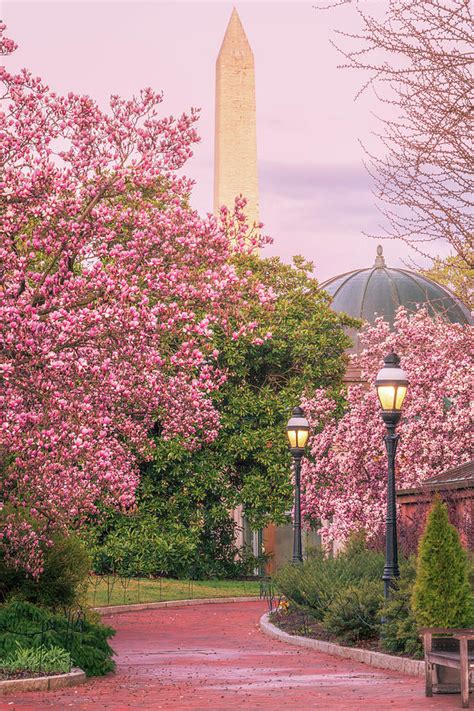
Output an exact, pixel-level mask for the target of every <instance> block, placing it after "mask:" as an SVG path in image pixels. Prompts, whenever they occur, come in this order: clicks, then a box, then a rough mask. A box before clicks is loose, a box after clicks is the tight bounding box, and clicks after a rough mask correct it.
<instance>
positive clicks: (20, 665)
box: [0, 642, 71, 674]
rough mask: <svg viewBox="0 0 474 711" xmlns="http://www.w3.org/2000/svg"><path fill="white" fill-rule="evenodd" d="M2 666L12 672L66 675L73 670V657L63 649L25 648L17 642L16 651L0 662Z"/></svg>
mask: <svg viewBox="0 0 474 711" xmlns="http://www.w3.org/2000/svg"><path fill="white" fill-rule="evenodd" d="M0 666H1V667H2V668H3V669H6V670H7V671H10V672H18V671H28V672H35V673H37V672H44V673H45V674H56V673H58V672H60V673H62V674H65V673H66V672H68V671H69V670H70V669H71V655H70V654H69V652H66V650H65V649H63V648H62V647H45V646H44V645H41V646H40V647H36V648H34V647H23V646H22V645H21V644H20V643H19V642H17V645H16V649H15V651H14V652H12V653H11V654H9V655H8V656H7V658H6V659H5V661H2V660H0Z"/></svg>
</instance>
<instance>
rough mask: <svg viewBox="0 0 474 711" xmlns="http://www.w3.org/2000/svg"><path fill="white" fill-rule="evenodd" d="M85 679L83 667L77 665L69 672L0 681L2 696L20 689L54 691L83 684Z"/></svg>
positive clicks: (0, 694)
mask: <svg viewBox="0 0 474 711" xmlns="http://www.w3.org/2000/svg"><path fill="white" fill-rule="evenodd" d="M85 681H86V673H85V672H83V671H82V669H79V668H78V667H75V668H73V669H71V671H70V672H68V673H67V674H55V675H53V676H36V677H30V678H29V679H7V680H5V681H0V696H5V695H6V694H14V693H15V692H18V691H53V690H54V689H66V688H67V687H70V686H76V685H77V684H83V683H84V682H85Z"/></svg>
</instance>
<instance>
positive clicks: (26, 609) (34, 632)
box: [0, 601, 115, 676]
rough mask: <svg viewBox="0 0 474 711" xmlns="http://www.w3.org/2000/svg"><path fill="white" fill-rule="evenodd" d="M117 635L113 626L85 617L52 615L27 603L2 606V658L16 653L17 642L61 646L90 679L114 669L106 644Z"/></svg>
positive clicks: (110, 653)
mask: <svg viewBox="0 0 474 711" xmlns="http://www.w3.org/2000/svg"><path fill="white" fill-rule="evenodd" d="M114 634H115V632H114V630H113V629H111V628H110V627H106V626H105V625H102V624H99V623H96V622H92V621H91V620H89V619H87V618H85V617H83V616H80V617H79V618H71V617H66V616H65V615H61V614H53V613H52V612H50V611H48V610H46V609H44V608H40V607H37V606H35V605H32V604H31V603H28V602H22V601H14V602H10V603H7V604H6V605H3V606H1V607H0V658H5V657H7V656H8V655H10V654H13V653H14V652H15V651H16V649H17V645H18V643H19V644H20V645H21V646H22V647H24V648H29V649H38V648H40V647H41V646H44V647H46V648H47V649H50V648H52V647H60V648H61V649H64V650H66V651H67V652H69V654H70V656H71V661H72V664H73V666H77V667H80V668H81V669H83V670H84V671H85V672H86V674H87V675H88V676H101V675H103V674H106V673H107V672H109V671H112V670H113V669H114V668H115V663H114V662H113V660H112V655H113V653H114V652H113V649H112V648H111V647H110V645H109V643H108V641H107V640H108V639H109V638H110V637H112V636H113V635H114Z"/></svg>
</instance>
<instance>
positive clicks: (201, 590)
mask: <svg viewBox="0 0 474 711" xmlns="http://www.w3.org/2000/svg"><path fill="white" fill-rule="evenodd" d="M259 592H260V582H259V581H258V580H171V579H169V578H158V579H154V580H150V579H149V578H131V579H130V578H120V577H118V576H114V575H109V576H107V575H104V576H98V575H93V576H91V578H90V582H89V588H88V592H87V602H88V603H89V605H92V606H93V607H101V606H104V605H126V604H129V603H134V602H160V601H162V600H190V599H193V598H203V597H240V596H246V595H258V594H259Z"/></svg>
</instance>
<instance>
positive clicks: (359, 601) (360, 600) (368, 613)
mask: <svg viewBox="0 0 474 711" xmlns="http://www.w3.org/2000/svg"><path fill="white" fill-rule="evenodd" d="M382 603H383V594H382V588H381V585H380V581H377V580H362V581H361V582H360V583H359V584H358V585H348V586H347V587H344V588H343V589H342V590H341V592H339V593H337V594H336V595H335V596H334V598H333V600H332V601H331V603H330V605H329V607H328V610H327V612H326V614H325V615H324V618H323V627H324V628H325V629H326V630H327V631H328V632H330V633H331V634H334V635H335V637H337V639H338V640H339V641H340V642H345V643H348V644H355V643H356V642H358V641H359V640H363V639H374V638H375V637H377V636H378V634H379V627H380V609H381V607H382Z"/></svg>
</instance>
